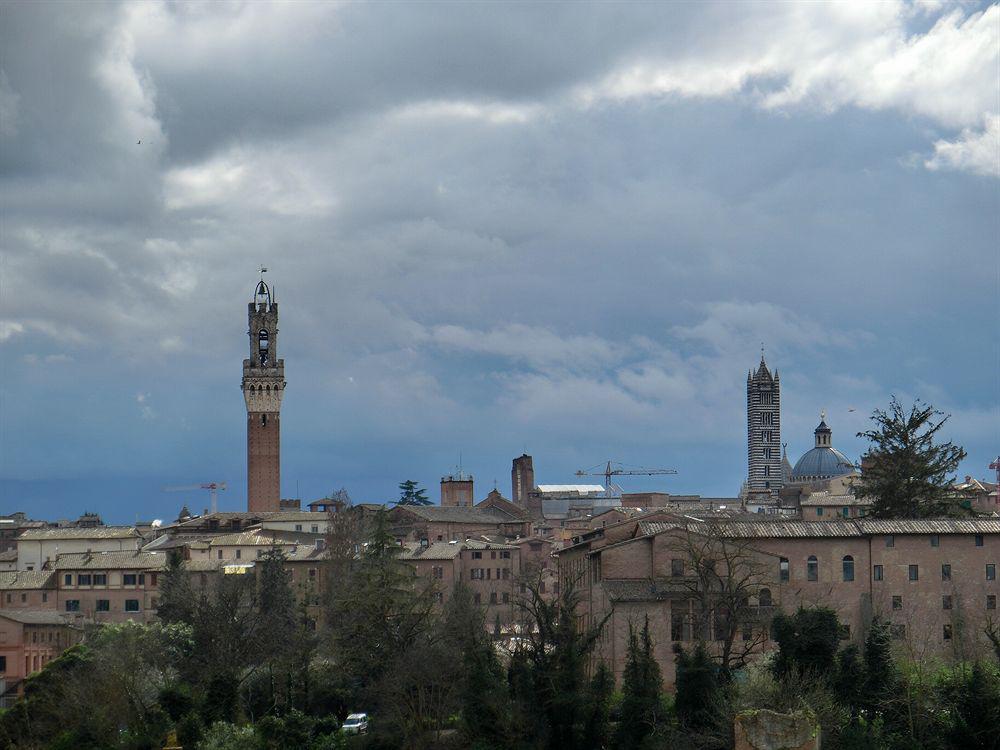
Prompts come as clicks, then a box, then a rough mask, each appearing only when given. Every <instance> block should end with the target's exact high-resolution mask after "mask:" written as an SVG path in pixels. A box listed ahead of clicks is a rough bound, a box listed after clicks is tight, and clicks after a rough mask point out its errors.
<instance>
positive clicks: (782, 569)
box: [778, 557, 788, 581]
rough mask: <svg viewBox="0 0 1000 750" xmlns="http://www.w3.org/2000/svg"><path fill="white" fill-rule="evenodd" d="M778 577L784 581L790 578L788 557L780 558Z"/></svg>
mask: <svg viewBox="0 0 1000 750" xmlns="http://www.w3.org/2000/svg"><path fill="white" fill-rule="evenodd" d="M778 578H779V579H780V580H782V581H787V580H788V558H787V557H779V558H778Z"/></svg>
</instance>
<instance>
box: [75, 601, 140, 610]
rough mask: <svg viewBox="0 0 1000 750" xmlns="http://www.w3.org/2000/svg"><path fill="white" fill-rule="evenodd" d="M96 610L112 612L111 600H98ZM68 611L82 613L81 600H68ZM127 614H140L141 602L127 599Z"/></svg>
mask: <svg viewBox="0 0 1000 750" xmlns="http://www.w3.org/2000/svg"><path fill="white" fill-rule="evenodd" d="M94 610H95V611H96V612H110V611H111V600H110V599H98V600H97V601H96V602H95V607H94ZM66 611H67V612H79V611H80V600H79V599H67V600H66ZM124 611H125V612H139V611H140V607H139V600H138V599H126V600H125V610H124Z"/></svg>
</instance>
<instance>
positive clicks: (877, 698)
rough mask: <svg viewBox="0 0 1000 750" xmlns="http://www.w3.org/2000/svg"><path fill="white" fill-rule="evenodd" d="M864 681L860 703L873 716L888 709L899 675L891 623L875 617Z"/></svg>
mask: <svg viewBox="0 0 1000 750" xmlns="http://www.w3.org/2000/svg"><path fill="white" fill-rule="evenodd" d="M864 659H865V663H864V680H863V681H862V682H859V683H858V686H859V689H860V700H859V706H860V708H862V709H864V710H865V711H867V712H868V713H869V715H872V716H874V715H875V713H876V712H878V711H882V710H885V708H886V707H888V706H889V704H890V703H891V699H892V698H893V695H894V693H895V691H896V690H897V688H898V686H899V674H898V671H897V669H896V662H895V660H894V659H893V655H892V631H891V629H890V626H889V623H888V622H885V621H884V620H881V619H879V618H877V617H876V618H875V619H874V620H873V621H872V624H871V627H870V628H869V630H868V637H867V638H865V653H864Z"/></svg>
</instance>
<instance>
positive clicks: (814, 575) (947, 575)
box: [671, 555, 997, 581]
mask: <svg viewBox="0 0 1000 750" xmlns="http://www.w3.org/2000/svg"><path fill="white" fill-rule="evenodd" d="M673 562H674V561H671V563H673ZM680 562H683V561H680ZM674 575H677V574H676V573H675V574H674ZM907 575H908V576H909V579H910V580H911V581H919V580H920V566H919V565H909V566H907ZM884 576H885V569H884V567H883V566H882V565H873V566H872V579H873V580H875V581H881V580H883V578H884ZM789 577H790V573H789V567H788V558H787V557H781V558H779V559H778V578H779V579H780V580H782V581H787V580H788V579H789ZM841 577H842V578H843V580H844V581H853V580H854V557H852V556H851V555H844V557H843V559H842V560H841ZM996 577H997V566H996V564H995V563H987V564H986V580H987V581H995V580H996ZM806 580H807V581H818V580H819V560H818V559H817V558H816V556H815V555H810V556H809V557H808V559H807V560H806ZM941 580H942V581H950V580H951V565H950V564H948V563H944V564H942V565H941Z"/></svg>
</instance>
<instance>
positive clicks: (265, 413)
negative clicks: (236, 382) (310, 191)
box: [242, 269, 285, 512]
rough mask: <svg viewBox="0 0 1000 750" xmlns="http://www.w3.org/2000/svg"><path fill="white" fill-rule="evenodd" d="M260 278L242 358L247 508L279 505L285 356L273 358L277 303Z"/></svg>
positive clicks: (274, 508) (265, 508) (266, 508)
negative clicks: (246, 355)
mask: <svg viewBox="0 0 1000 750" xmlns="http://www.w3.org/2000/svg"><path fill="white" fill-rule="evenodd" d="M263 270H264V269H262V272H261V279H260V283H258V284H257V288H256V290H255V291H254V296H253V300H252V301H251V302H250V304H249V305H248V318H249V322H250V326H249V330H248V331H247V333H248V335H249V336H250V359H244V360H243V384H242V389H243V399H244V401H246V405H247V510H249V511H251V512H259V511H277V510H280V509H281V396H282V394H283V393H284V390H285V361H284V360H283V359H278V303H277V302H275V301H274V300H273V299H272V298H271V289H270V288H269V287H268V285H267V284H266V283H265V282H264V277H263Z"/></svg>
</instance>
